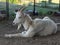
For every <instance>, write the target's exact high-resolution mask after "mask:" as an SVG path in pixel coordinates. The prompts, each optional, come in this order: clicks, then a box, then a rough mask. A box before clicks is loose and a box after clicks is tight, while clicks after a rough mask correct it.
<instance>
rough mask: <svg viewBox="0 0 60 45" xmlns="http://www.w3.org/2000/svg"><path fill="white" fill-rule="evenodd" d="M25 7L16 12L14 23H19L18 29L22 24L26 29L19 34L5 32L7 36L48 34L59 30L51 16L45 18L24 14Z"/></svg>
mask: <svg viewBox="0 0 60 45" xmlns="http://www.w3.org/2000/svg"><path fill="white" fill-rule="evenodd" d="M23 9H24V7H23V8H22V9H21V10H18V12H16V17H15V19H14V21H13V23H14V24H15V25H16V24H18V29H19V28H20V27H21V24H22V25H23V26H24V28H25V31H23V32H21V33H17V34H5V37H15V36H16V37H33V36H34V35H35V34H38V35H40V36H47V35H50V34H53V33H56V32H57V24H56V23H55V22H54V21H53V20H51V19H50V18H49V17H44V18H43V19H38V18H36V19H34V20H32V18H31V17H30V16H29V15H28V14H24V13H23V12H22V11H23Z"/></svg>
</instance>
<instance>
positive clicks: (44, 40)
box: [0, 17, 60, 45]
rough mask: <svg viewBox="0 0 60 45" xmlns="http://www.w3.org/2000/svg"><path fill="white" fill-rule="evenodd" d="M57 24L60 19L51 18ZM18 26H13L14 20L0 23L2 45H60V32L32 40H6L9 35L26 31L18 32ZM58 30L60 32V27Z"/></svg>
mask: <svg viewBox="0 0 60 45" xmlns="http://www.w3.org/2000/svg"><path fill="white" fill-rule="evenodd" d="M50 18H51V19H53V20H54V21H55V22H56V23H58V22H60V17H50ZM16 28H17V26H13V25H12V20H9V21H2V22H0V45H60V32H57V33H56V34H53V35H49V36H43V37H41V36H35V37H32V38H21V37H13V38H5V37H4V36H3V35H4V34H6V33H7V34H8V33H19V32H20V31H21V30H24V29H23V28H22V27H21V30H19V31H17V30H16ZM58 30H60V25H58Z"/></svg>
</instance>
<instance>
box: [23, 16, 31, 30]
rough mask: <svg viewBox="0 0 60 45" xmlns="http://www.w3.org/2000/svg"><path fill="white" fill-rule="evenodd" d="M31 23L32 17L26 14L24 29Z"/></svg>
mask: <svg viewBox="0 0 60 45" xmlns="http://www.w3.org/2000/svg"><path fill="white" fill-rule="evenodd" d="M31 24H32V18H31V17H30V16H29V15H27V16H26V17H25V22H24V23H23V26H24V28H25V30H27V29H28V28H29V27H30V26H31Z"/></svg>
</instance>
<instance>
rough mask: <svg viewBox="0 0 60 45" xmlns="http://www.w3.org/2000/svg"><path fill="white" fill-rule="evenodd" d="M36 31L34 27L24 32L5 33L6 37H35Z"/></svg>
mask: <svg viewBox="0 0 60 45" xmlns="http://www.w3.org/2000/svg"><path fill="white" fill-rule="evenodd" d="M34 34H35V32H33V29H29V30H27V31H23V32H22V33H17V34H5V37H33V36H34Z"/></svg>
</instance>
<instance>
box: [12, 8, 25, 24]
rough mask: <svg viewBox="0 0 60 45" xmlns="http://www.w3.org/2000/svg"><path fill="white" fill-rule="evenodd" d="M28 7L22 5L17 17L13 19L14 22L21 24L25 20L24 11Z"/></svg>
mask: <svg viewBox="0 0 60 45" xmlns="http://www.w3.org/2000/svg"><path fill="white" fill-rule="evenodd" d="M25 8H26V7H22V8H21V9H19V10H18V11H17V12H16V17H15V19H14V21H13V24H14V25H15V24H21V23H23V22H24V13H23V12H22V11H23V10H24V9H25Z"/></svg>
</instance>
